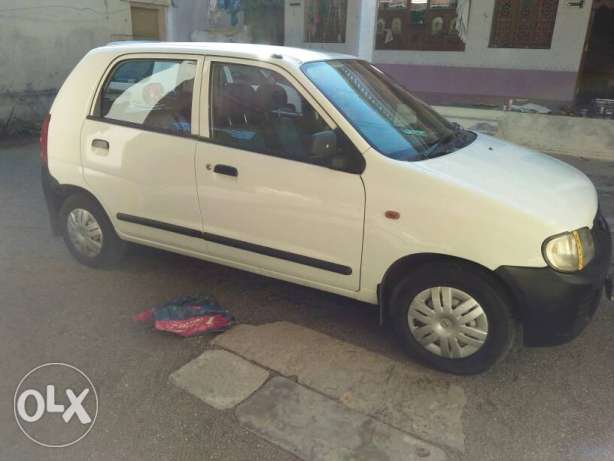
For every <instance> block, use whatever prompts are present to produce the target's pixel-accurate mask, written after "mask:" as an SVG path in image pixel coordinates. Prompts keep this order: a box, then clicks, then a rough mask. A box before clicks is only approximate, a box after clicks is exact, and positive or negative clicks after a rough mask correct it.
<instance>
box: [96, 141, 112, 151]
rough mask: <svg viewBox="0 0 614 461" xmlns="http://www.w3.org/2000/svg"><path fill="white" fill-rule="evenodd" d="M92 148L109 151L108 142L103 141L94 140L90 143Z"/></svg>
mask: <svg viewBox="0 0 614 461" xmlns="http://www.w3.org/2000/svg"><path fill="white" fill-rule="evenodd" d="M92 147H93V148H95V149H104V150H109V142H108V141H105V140H104V139H94V140H93V141H92Z"/></svg>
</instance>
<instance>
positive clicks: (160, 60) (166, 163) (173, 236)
mask: <svg viewBox="0 0 614 461" xmlns="http://www.w3.org/2000/svg"><path fill="white" fill-rule="evenodd" d="M203 60H204V59H203V58H202V57H197V56H186V55H177V56H172V55H151V54H146V55H134V56H123V57H122V58H121V59H120V60H119V61H117V62H116V63H114V65H113V66H112V67H111V69H110V71H109V72H108V75H107V76H106V77H105V79H104V80H103V82H104V83H103V84H102V85H101V88H100V90H99V95H98V96H97V98H96V100H95V103H94V107H93V109H92V114H91V115H90V116H89V117H88V119H87V120H86V121H85V123H84V125H83V129H82V135H81V142H82V146H81V147H82V150H81V152H82V164H83V174H84V176H85V181H86V183H87V184H88V187H89V188H90V190H91V191H92V193H93V194H94V195H95V196H96V197H97V198H98V199H99V200H100V201H101V203H102V204H103V206H104V207H105V209H106V210H107V212H108V213H109V214H110V217H111V219H112V220H113V222H114V225H115V226H116V228H117V230H118V231H119V232H120V233H121V234H123V235H124V236H126V237H128V238H129V239H132V240H136V241H144V243H147V242H149V243H155V244H157V245H159V246H163V247H170V248H181V249H187V250H191V251H197V252H204V250H205V247H206V243H205V242H204V241H203V240H202V239H201V238H194V237H201V234H202V219H201V215H200V208H199V205H198V198H197V191H196V179H195V177H194V161H195V155H196V143H197V141H196V139H195V136H193V135H194V134H196V133H197V130H198V111H199V104H193V102H194V101H198V99H199V92H200V75H201V74H202V71H201V69H202V65H203Z"/></svg>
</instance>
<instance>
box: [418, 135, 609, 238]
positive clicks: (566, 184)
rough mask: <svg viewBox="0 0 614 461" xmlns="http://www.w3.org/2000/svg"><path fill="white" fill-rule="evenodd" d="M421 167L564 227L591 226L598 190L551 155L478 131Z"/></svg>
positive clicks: (559, 229) (554, 226)
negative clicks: (467, 141)
mask: <svg viewBox="0 0 614 461" xmlns="http://www.w3.org/2000/svg"><path fill="white" fill-rule="evenodd" d="M417 164H419V165H420V167H421V168H422V169H425V170H428V172H429V173H431V174H433V175H436V176H442V175H443V176H445V177H446V179H447V180H449V181H453V182H455V183H457V184H458V185H459V186H461V187H463V188H469V189H473V190H474V191H475V192H478V193H480V194H484V195H488V196H490V197H491V198H493V199H495V200H497V201H499V202H503V203H505V204H506V205H508V206H510V207H514V208H516V209H517V210H518V211H520V212H522V213H526V214H528V215H531V216H533V217H534V218H536V219H538V220H540V221H542V222H543V223H544V224H546V225H547V226H549V227H551V228H552V230H553V232H564V231H569V230H574V229H577V228H580V227H584V226H588V227H591V226H592V223H593V219H594V218H595V215H596V213H597V206H598V200H597V191H596V190H595V186H594V185H593V183H592V182H591V180H590V179H588V177H586V175H584V173H582V172H580V171H579V170H577V169H576V168H574V167H572V166H570V165H568V164H566V163H564V162H561V161H560V160H557V159H555V158H552V157H550V156H548V155H545V154H541V153H538V152H535V151H532V150H530V149H527V148H524V147H520V146H517V145H515V144H511V143H508V142H506V141H502V140H499V139H496V138H493V137H490V136H486V135H482V134H479V135H478V137H477V138H476V140H475V141H474V142H473V143H471V144H469V145H468V146H466V147H464V148H462V149H460V150H458V151H456V152H453V153H451V154H448V155H444V156H442V157H437V158H434V159H431V160H425V161H422V162H417Z"/></svg>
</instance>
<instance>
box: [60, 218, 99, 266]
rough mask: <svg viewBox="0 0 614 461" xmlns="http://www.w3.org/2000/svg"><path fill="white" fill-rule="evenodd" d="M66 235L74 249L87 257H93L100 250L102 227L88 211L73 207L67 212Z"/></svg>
mask: <svg viewBox="0 0 614 461" xmlns="http://www.w3.org/2000/svg"><path fill="white" fill-rule="evenodd" d="M66 227H67V229H68V237H69V238H70V241H71V243H72V244H73V246H74V247H75V249H76V250H77V251H78V252H79V253H81V254H82V255H84V256H87V257H88V258H94V257H96V256H98V255H99V254H100V251H101V250H102V229H101V228H100V224H98V221H96V218H94V215H92V214H91V213H90V212H89V211H87V210H84V209H82V208H75V209H74V210H72V211H71V212H70V213H69V214H68V218H67V222H66Z"/></svg>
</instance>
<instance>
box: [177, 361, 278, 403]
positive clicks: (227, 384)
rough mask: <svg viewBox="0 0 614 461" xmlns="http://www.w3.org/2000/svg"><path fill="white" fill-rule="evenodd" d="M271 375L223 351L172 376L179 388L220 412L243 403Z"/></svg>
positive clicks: (188, 365) (195, 362)
mask: <svg viewBox="0 0 614 461" xmlns="http://www.w3.org/2000/svg"><path fill="white" fill-rule="evenodd" d="M268 377H269V372H268V371H267V370H265V369H263V368H260V367H259V366H257V365H254V364H253V363H250V362H248V361H247V360H244V359H242V358H241V357H238V356H236V355H235V354H232V353H230V352H227V351H223V350H212V351H206V352H204V353H203V354H201V355H200V356H198V357H197V358H195V359H194V360H192V361H191V362H189V363H187V364H186V365H184V366H183V367H181V368H180V369H179V370H177V371H175V372H174V373H173V374H172V375H171V376H170V381H171V382H172V383H173V384H175V385H176V386H177V387H179V388H181V389H183V390H185V391H187V392H189V393H190V394H192V395H194V396H195V397H198V398H199V399H201V400H203V401H204V402H205V403H207V404H209V405H211V406H212V407H214V408H217V409H218V410H226V409H228V408H232V407H234V406H235V405H237V404H238V403H241V402H242V401H243V400H245V399H246V398H247V397H249V396H250V395H251V394H252V393H253V392H254V391H256V390H257V389H258V388H259V387H260V386H262V384H263V383H264V382H265V381H266V380H267V379H268Z"/></svg>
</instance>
